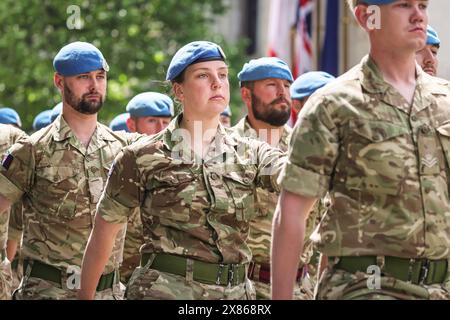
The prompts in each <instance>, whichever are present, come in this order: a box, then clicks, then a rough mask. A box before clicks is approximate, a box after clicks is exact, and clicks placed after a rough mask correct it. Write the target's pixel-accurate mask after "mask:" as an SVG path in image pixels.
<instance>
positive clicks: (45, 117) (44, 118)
mask: <svg viewBox="0 0 450 320" xmlns="http://www.w3.org/2000/svg"><path fill="white" fill-rule="evenodd" d="M51 115H52V110H51V109H50V110H44V111H42V112H40V113H39V114H38V115H37V116H36V118H34V120H33V129H34V130H35V131H38V130H40V129H42V128H44V127H46V126H48V125H49V124H50V123H52V120H51Z"/></svg>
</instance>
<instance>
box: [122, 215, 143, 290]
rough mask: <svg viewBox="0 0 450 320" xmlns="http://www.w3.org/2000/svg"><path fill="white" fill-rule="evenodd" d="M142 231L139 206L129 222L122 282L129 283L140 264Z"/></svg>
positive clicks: (124, 250)
mask: <svg viewBox="0 0 450 320" xmlns="http://www.w3.org/2000/svg"><path fill="white" fill-rule="evenodd" d="M142 232H143V231H142V222H141V215H140V213H139V208H136V209H135V212H134V213H133V214H132V215H131V216H130V218H129V219H128V223H127V232H126V235H125V243H124V246H123V261H122V264H121V266H120V281H121V282H122V283H125V284H126V283H128V280H129V279H130V277H131V274H132V273H133V271H134V269H136V268H137V267H138V266H139V261H140V260H141V254H140V253H139V248H140V247H141V246H142V245H143V244H144V236H143V234H142Z"/></svg>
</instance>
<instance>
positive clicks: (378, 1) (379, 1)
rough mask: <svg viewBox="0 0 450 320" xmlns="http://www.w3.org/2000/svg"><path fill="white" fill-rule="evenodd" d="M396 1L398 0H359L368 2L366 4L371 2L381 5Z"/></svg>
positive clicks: (371, 3)
mask: <svg viewBox="0 0 450 320" xmlns="http://www.w3.org/2000/svg"><path fill="white" fill-rule="evenodd" d="M395 1H397V0H360V1H358V4H359V3H366V4H369V5H378V6H381V5H384V4H390V3H392V2H395Z"/></svg>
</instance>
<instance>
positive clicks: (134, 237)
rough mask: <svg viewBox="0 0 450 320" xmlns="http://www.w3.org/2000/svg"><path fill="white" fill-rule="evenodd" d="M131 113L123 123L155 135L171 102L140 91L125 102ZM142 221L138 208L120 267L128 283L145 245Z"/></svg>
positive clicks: (166, 120)
mask: <svg viewBox="0 0 450 320" xmlns="http://www.w3.org/2000/svg"><path fill="white" fill-rule="evenodd" d="M126 110H127V111H128V113H129V114H130V116H129V117H128V119H127V121H126V124H127V127H128V129H129V131H130V132H138V133H142V134H146V135H153V134H157V133H158V132H160V131H161V130H163V129H165V128H166V127H167V126H168V125H169V123H170V120H171V119H172V117H173V113H174V109H173V101H172V99H171V98H170V97H169V96H166V95H165V94H161V93H158V92H143V93H140V94H138V95H136V96H135V97H133V98H132V99H131V100H130V101H129V102H128V104H127V107H126ZM142 232H143V231H142V222H141V219H140V214H139V210H138V209H136V210H135V212H134V213H133V214H132V215H131V216H130V218H129V219H128V223H127V232H126V236H125V244H124V248H123V263H122V265H121V266H120V280H121V281H122V282H123V283H125V284H126V283H127V282H128V280H129V279H130V277H131V274H132V273H133V271H134V269H136V268H137V267H138V266H139V261H140V259H141V255H140V253H139V248H140V247H141V245H143V244H144V238H143V236H142Z"/></svg>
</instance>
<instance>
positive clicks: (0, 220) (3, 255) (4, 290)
mask: <svg viewBox="0 0 450 320" xmlns="http://www.w3.org/2000/svg"><path fill="white" fill-rule="evenodd" d="M3 115H4V114H0V122H3V121H5V122H8V120H7V119H5V118H4V117H3ZM13 122H14V123H11V124H3V123H0V153H1V154H3V153H4V152H5V151H6V150H7V149H8V148H9V147H10V146H11V145H13V144H14V143H15V142H16V141H17V140H19V138H21V137H23V136H25V133H24V132H23V131H22V130H19V129H17V128H16V127H15V124H16V122H17V121H13ZM13 208H14V209H13V210H17V209H18V207H17V206H13ZM9 215H10V212H9V210H7V211H6V212H3V213H2V212H0V264H1V265H0V300H7V299H10V298H11V291H12V286H13V283H12V272H11V264H10V262H9V261H10V259H8V257H7V251H6V242H7V238H8V234H9V230H8V219H9ZM13 256H14V255H13Z"/></svg>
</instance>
